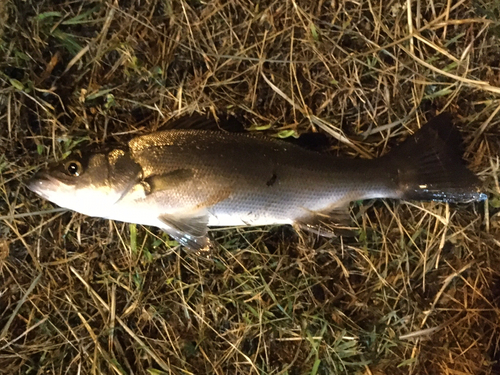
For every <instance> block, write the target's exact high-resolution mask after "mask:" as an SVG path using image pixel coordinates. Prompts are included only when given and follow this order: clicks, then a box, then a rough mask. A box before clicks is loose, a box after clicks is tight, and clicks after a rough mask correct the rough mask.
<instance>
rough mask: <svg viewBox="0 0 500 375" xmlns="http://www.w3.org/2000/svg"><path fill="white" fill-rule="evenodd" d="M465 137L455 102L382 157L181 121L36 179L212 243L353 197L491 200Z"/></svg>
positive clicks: (94, 205)
mask: <svg viewBox="0 0 500 375" xmlns="http://www.w3.org/2000/svg"><path fill="white" fill-rule="evenodd" d="M193 121H195V120H193ZM461 145H462V139H461V136H460V132H459V131H458V130H457V129H456V128H455V127H454V125H453V117H452V115H451V114H449V113H446V112H445V113H442V114H440V115H438V116H437V117H435V118H433V119H431V120H430V121H429V122H428V123H426V124H425V125H423V126H422V127H421V128H420V130H417V131H416V132H415V133H414V134H413V135H411V136H409V137H407V138H406V140H404V141H403V142H402V143H400V144H399V145H397V146H395V147H393V149H392V150H390V151H389V152H388V153H386V154H384V155H382V156H381V157H378V158H374V159H365V158H351V157H339V156H334V155H331V154H329V153H324V152H317V151H313V150H310V149H307V148H304V147H301V146H299V145H296V144H292V143H288V142H285V141H282V140H280V139H277V138H273V137H265V136H262V135H258V134H251V133H250V132H228V131H223V130H204V129H180V128H176V127H175V126H174V128H173V129H167V130H162V131H157V132H154V133H151V134H146V135H140V136H137V137H135V138H133V139H131V140H130V141H128V142H127V143H126V144H125V145H123V146H120V147H108V148H105V149H103V150H98V151H94V152H85V151H81V150H78V151H77V152H73V153H72V154H71V155H70V156H69V157H67V158H66V159H64V160H62V161H60V162H58V163H55V164H51V165H49V166H48V167H47V168H45V169H43V170H41V171H39V172H37V173H36V174H35V175H34V176H33V177H32V178H31V179H30V181H29V182H28V183H27V187H28V188H29V189H30V190H31V191H33V192H34V193H36V194H38V195H39V196H41V197H42V198H45V199H47V200H49V201H51V202H52V203H55V204H56V205H59V206H61V207H63V208H67V209H69V210H73V211H76V212H79V213H81V214H84V215H88V216H91V217H100V218H104V219H110V220H116V221H121V222H128V223H135V224H140V225H146V226H154V227H158V228H160V229H162V230H163V231H165V232H166V233H167V234H168V235H170V236H171V237H172V238H174V239H175V240H176V241H178V243H179V244H181V245H183V246H184V247H186V248H188V249H191V250H202V249H206V248H207V246H210V240H209V237H208V231H209V228H213V227H228V226H231V227H233V226H264V225H293V226H294V227H296V228H305V229H311V230H312V231H313V230H314V228H317V227H318V223H321V222H322V221H323V220H326V219H327V218H332V220H333V221H334V222H335V221H336V220H338V221H339V222H342V221H343V220H345V218H346V217H347V218H350V216H349V207H350V204H351V202H353V201H360V200H366V199H379V198H380V199H384V198H385V199H399V200H416V201H440V202H473V201H482V200H484V199H486V197H487V196H486V194H485V193H483V192H482V191H481V183H480V180H479V179H478V177H477V176H476V175H475V174H474V173H472V172H471V171H470V170H469V169H468V168H467V166H466V165H465V161H464V159H463V154H462V151H461ZM318 233H320V232H318ZM320 234H321V233H320ZM325 235H326V234H325Z"/></svg>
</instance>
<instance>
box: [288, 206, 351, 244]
mask: <svg viewBox="0 0 500 375" xmlns="http://www.w3.org/2000/svg"><path fill="white" fill-rule="evenodd" d="M294 227H295V228H296V229H301V230H304V231H307V232H310V233H313V234H315V235H318V236H321V237H326V238H333V237H338V236H348V237H352V236H354V235H355V229H356V228H354V227H353V226H352V219H351V215H350V212H349V206H345V207H344V206H342V207H337V208H335V209H333V210H331V211H329V212H328V213H327V214H324V213H311V215H308V216H306V217H303V218H302V219H299V220H296V221H295V223H294Z"/></svg>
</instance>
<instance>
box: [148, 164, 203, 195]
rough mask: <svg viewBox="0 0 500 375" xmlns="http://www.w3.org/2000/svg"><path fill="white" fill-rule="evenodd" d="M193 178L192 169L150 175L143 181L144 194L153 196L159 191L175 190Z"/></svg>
mask: <svg viewBox="0 0 500 375" xmlns="http://www.w3.org/2000/svg"><path fill="white" fill-rule="evenodd" d="M193 177H194V171H193V170H192V169H186V168H179V169H175V170H173V171H170V172H167V173H164V174H156V175H151V176H149V177H147V178H145V179H144V181H143V185H144V186H145V190H146V194H148V195H149V194H153V193H156V192H159V191H163V190H168V189H176V188H179V187H180V185H182V184H184V183H186V182H187V181H189V180H191V179H192V178H193Z"/></svg>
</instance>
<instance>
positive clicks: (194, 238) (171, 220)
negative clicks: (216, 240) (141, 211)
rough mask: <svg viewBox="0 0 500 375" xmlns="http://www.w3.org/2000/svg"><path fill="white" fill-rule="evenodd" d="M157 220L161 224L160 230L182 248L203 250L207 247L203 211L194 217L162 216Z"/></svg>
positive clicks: (206, 228) (205, 223) (204, 213)
mask: <svg viewBox="0 0 500 375" xmlns="http://www.w3.org/2000/svg"><path fill="white" fill-rule="evenodd" d="M159 220H160V221H161V222H162V223H163V226H162V229H163V230H164V231H165V232H166V233H167V234H168V235H170V236H171V237H173V238H174V239H175V240H176V241H177V242H179V243H180V244H181V245H182V246H185V247H187V248H189V249H191V250H196V251H199V250H204V249H206V248H208V246H209V243H210V241H209V239H208V236H207V233H208V226H207V225H208V214H207V213H206V212H204V211H202V212H197V213H196V214H195V215H190V216H186V215H185V216H181V217H176V216H173V215H167V214H166V215H162V216H160V217H159Z"/></svg>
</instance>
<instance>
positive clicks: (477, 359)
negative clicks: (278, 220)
mask: <svg viewBox="0 0 500 375" xmlns="http://www.w3.org/2000/svg"><path fill="white" fill-rule="evenodd" d="M119 3H120V4H118V3H115V2H111V1H108V2H83V1H71V2H70V1H66V2H55V1H50V0H45V1H32V0H26V1H23V2H20V1H12V0H11V1H9V0H7V1H4V2H0V56H1V58H0V68H1V69H0V154H1V156H0V170H1V175H0V209H1V210H0V220H1V225H0V231H1V233H0V369H1V370H0V373H5V374H77V373H78V374H97V373H99V374H101V373H102V374H150V375H159V374H257V373H258V374H273V375H274V374H276V375H277V374H281V375H285V374H288V375H292V374H293V375H295V374H297V375H298V374H312V375H314V374H333V373H339V374H364V375H383V374H453V375H455V374H457V375H458V374H490V373H498V372H499V371H500V365H499V364H498V361H499V360H500V354H499V350H500V348H499V340H500V336H499V325H498V317H499V301H500V300H499V293H500V271H499V269H500V268H499V264H500V251H499V247H500V221H499V218H500V216H499V213H498V212H499V206H500V204H499V200H500V188H499V184H498V173H499V168H500V167H499V161H498V154H499V149H500V144H499V143H498V136H499V134H500V133H499V130H498V126H499V120H498V116H497V114H498V111H499V110H500V95H499V94H500V69H499V64H500V51H499V50H498V45H499V42H500V41H499V37H500V34H499V31H498V30H499V22H500V18H499V9H500V3H499V2H498V1H485V0H480V1H474V2H471V1H458V2H451V1H441V0H429V1H426V0H416V1H403V0H395V1H391V2H372V1H366V2H364V1H348V0H340V1H334V2H327V1H318V2H310V1H302V0H275V1H267V0H265V1H262V2H250V1H244V0H234V1H231V2H222V1H213V2H212V1H211V2H205V1H198V0H182V1H170V0H164V1H156V0H151V1H140V2H139V1H132V0H131V1H123V2H119ZM408 5H410V8H408ZM444 110H448V111H451V112H453V113H454V114H455V115H456V117H457V118H458V119H459V120H460V130H461V131H462V133H463V135H464V138H465V144H466V146H467V150H466V154H465V155H466V158H467V159H468V161H469V164H470V167H471V169H472V170H474V172H476V173H477V174H478V175H479V176H480V178H481V179H482V181H483V182H484V187H485V191H486V192H487V193H488V194H489V195H490V198H491V199H490V200H489V201H488V203H487V204H486V205H484V204H471V205H459V206H450V205H446V204H438V203H416V202H392V201H375V202H360V203H359V204H357V206H356V210H357V211H359V215H358V219H357V224H358V225H359V228H360V236H359V239H358V240H356V241H355V240H352V239H343V238H341V239H336V240H326V239H316V238H314V237H312V236H308V235H305V234H302V235H301V236H298V235H297V234H296V233H294V232H293V231H292V230H291V229H290V228H287V227H272V228H244V229H242V228H236V229H234V228H233V229H228V230H220V231H216V232H214V236H215V237H216V238H217V241H218V243H220V244H221V246H220V248H218V249H217V250H216V251H215V253H214V254H212V256H211V257H210V258H208V259H207V258H205V257H199V256H196V255H194V254H186V253H184V252H182V251H179V249H178V247H176V244H175V243H173V242H171V241H170V240H169V238H168V237H166V236H165V235H163V234H162V233H161V232H160V231H158V230H156V229H154V228H146V227H142V226H135V225H128V224H123V223H118V222H109V221H105V220H100V219H91V218H88V217H84V216H82V215H79V214H74V213H71V212H66V211H58V210H54V208H55V207H53V206H52V205H51V204H50V203H48V202H46V201H43V200H41V199H39V198H37V197H36V196H35V195H34V194H32V193H31V192H29V191H28V190H27V189H26V187H25V185H24V183H23V182H25V181H26V179H27V178H28V177H29V176H30V175H31V174H32V173H33V172H34V171H35V170H36V169H37V168H38V167H40V166H41V165H43V164H44V163H46V162H47V161H51V160H54V159H57V158H61V157H63V156H64V155H65V154H67V153H68V152H70V151H71V150H72V149H74V148H77V147H79V145H81V144H82V143H87V144H88V143H105V142H115V141H118V142H124V141H125V140H127V139H129V138H130V137H131V136H133V135H134V134H138V133H146V132H150V131H153V130H156V129H158V128H160V127H162V126H163V125H164V124H165V123H167V122H168V121H169V120H170V119H171V118H175V117H178V116H181V115H185V114H190V113H193V112H224V111H227V112H229V113H232V114H234V115H235V116H237V117H239V118H241V119H245V121H246V122H247V123H248V124H249V125H252V128H253V129H262V131H264V132H266V133H268V134H273V135H280V136H282V137H283V136H285V137H286V136H293V135H294V134H302V133H305V132H315V131H317V132H322V133H326V134H328V135H329V136H330V137H331V139H332V147H331V152H332V153H336V154H341V155H351V156H353V157H359V156H361V157H374V156H377V155H380V154H383V153H384V152H386V148H390V147H392V146H393V145H395V144H397V143H398V142H400V141H401V140H402V139H403V138H404V137H405V136H406V135H408V134H410V133H411V132H413V131H415V130H416V129H417V128H418V127H419V126H421V125H422V124H423V123H424V122H425V121H426V119H429V118H431V117H432V116H434V115H435V114H436V113H438V112H441V111H444Z"/></svg>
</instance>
